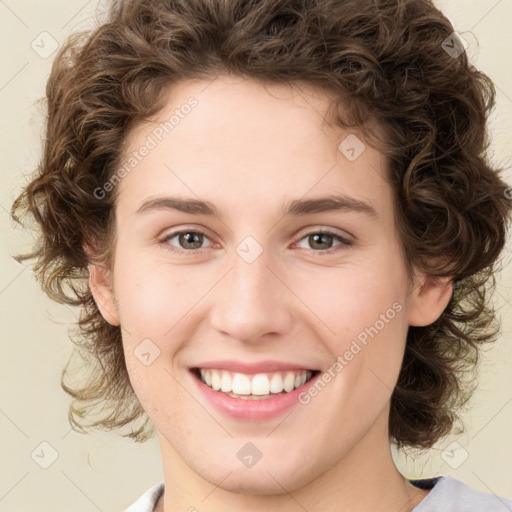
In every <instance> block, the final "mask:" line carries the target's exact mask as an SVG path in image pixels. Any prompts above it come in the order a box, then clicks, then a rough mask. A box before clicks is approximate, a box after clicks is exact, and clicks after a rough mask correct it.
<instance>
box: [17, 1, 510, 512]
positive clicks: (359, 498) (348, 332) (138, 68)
mask: <svg viewBox="0 0 512 512" xmlns="http://www.w3.org/2000/svg"><path fill="white" fill-rule="evenodd" d="M494 95H495V90H494V86H493V84H492V82H491V81H490V79H489V78H488V77H487V76H485V75H484V74H483V73H481V72H479V71H477V70H476V69H475V68H474V67H472V66H471V64H470V63H469V62H468V59H467V56H466V54H465V53H464V51H463V46H462V43H461V41H460V40H459V39H458V38H457V36H456V35H455V34H454V29H453V27H452V26H451V24H450V22H449V21H448V20H447V19H446V17H445V16H443V14H442V13H441V12H440V11H439V10H438V9H436V8H435V7H434V5H433V4H432V3H431V2H430V1H428V0H388V1H374V0H359V1H357V2H355V1H339V0H338V1H326V0H309V1H303V0H280V1H279V2H276V1H274V0H259V1H258V0H254V1H245V0H158V1H157V0H145V1H124V2H115V3H114V5H113V7H112V12H111V15H110V20H109V21H108V22H107V23H105V24H103V25H102V26H100V27H99V28H98V29H96V30H94V31H93V32H92V33H90V34H86V35H80V36H75V37H73V38H71V39H70V40H69V41H68V42H67V44H66V45H64V47H63V48H62V49H61V51H60V52H59V54H58V56H57V58H56V60H55V63H54V66H53V68H52V73H51V76H50V78H49V81H48V86H47V99H48V124H47V139H46V148H45V152H44V155H43V158H42V160H41V165H40V167H39V170H38V173H37V175H36V176H34V178H33V181H32V182H31V183H30V184H29V185H28V186H27V187H26V188H25V189H24V190H23V192H22V194H21V195H20V196H19V198H18V199H17V200H16V202H15V204H14V205H13V215H14V216H16V217H18V218H19V217H20V216H21V214H31V215H33V216H34V217H35V218H36V220H37V221H38V223H39V225H40V228H41V242H42V244H41V246H40V248H39V249H38V250H37V252H34V253H33V254H31V255H24V256H23V255H22V256H20V257H19V259H20V260H22V259H23V258H26V257H27V256H32V257H35V258H37V262H36V266H35V272H36V273H37V275H38V277H39V279H40V281H41V283H42V284H43V286H44V289H45V290H46V291H47V292H48V293H50V294H51V296H52V297H53V298H54V299H55V300H58V301H61V302H66V303H69V304H75V305H80V306H82V307H83V311H84V314H83V316H82V318H81V320H80V324H79V325H80V328H81V331H82V337H81V338H80V339H78V340H76V341H75V343H77V345H78V347H79V348H80V349H81V351H82V352H83V353H84V354H89V356H90V357H89V364H91V362H90V361H95V362H96V364H95V366H92V367H91V378H90V379H89V381H88V382H87V385H85V386H84V387H81V388H79V389H75V388H73V387H70V386H68V385H67V384H65V383H64V379H63V382H62V385H63V387H64V389H65V390H66V391H67V392H68V393H70V394H71V395H72V396H73V397H74V402H73V404H72V407H71V413H72V414H71V418H72V421H73V425H74V426H75V428H76V429H77V430H78V429H79V428H81V425H84V424H85V422H86V421H87V419H88V417H89V412H90V411H91V410H92V408H93V407H94V406H95V405H98V404H104V415H103V416H102V417H101V418H100V419H97V417H96V419H95V421H92V420H91V421H90V422H89V426H90V427H97V428H106V429H116V428H122V427H126V426H128V427H130V428H131V432H130V433H129V434H126V433H125V434H124V435H130V436H131V437H133V438H134V439H135V440H137V441H144V440H146V439H148V438H149V437H150V436H151V434H152V433H154V432H155V430H156V433H157V435H158V439H159V442H160V447H161V454H162V463H163V471H164V482H161V483H157V484H156V485H155V486H154V487H152V488H151V489H148V491H147V492H146V493H145V494H144V495H143V496H141V497H140V498H139V499H138V500H137V501H136V502H135V503H134V504H133V505H132V506H131V507H130V508H129V509H127V510H128V511H129V512H136V511H140V512H142V511H144V512H149V511H165V512H175V511H179V510H180V511H183V510H189V511H192V510H199V511H201V512H218V511H221V510H244V511H246V512H256V511H261V510H272V511H274V510H280V511H284V512H287V511H296V510H300V509H302V510H308V511H322V512H335V511H336V512H338V511H341V510H343V511H350V512H362V511H369V510H379V511H389V512H395V511H396V512H398V511H402V512H404V511H408V512H410V511H415V512H427V511H434V510H435V511H439V510H443V511H455V510H457V511H458V512H462V511H464V512H476V511H479V512H483V511H489V510H493V511H496V512H506V511H511V510H512V501H511V500H509V499H507V498H504V497H502V496H497V495H494V494H490V493H483V492H480V491H477V490H474V489H472V488H470V487H469V486H467V485H466V484H464V483H463V482H461V481H459V480H457V479H456V478H454V477H450V476H443V475H441V476H438V477H432V478H426V479H424V480H415V481H412V480H408V479H407V478H405V477H404V476H403V475H402V474H400V472H399V471H398V470H397V468H396V466H395V464H394V462H393V459H392V456H391V450H390V448H391V445H393V444H394V445H395V446H398V447H405V446H410V447H418V448H425V449H428V448H430V447H432V446H433V445H434V444H435V443H436V442H437V441H439V440H440V439H442V438H443V437H444V436H446V435H447V434H449V433H450V432H451V431H452V430H453V427H454V421H455V419H456V412H457V410H458V409H459V407H460V406H461V405H462V404H463V403H464V402H465V401H466V400H467V399H468V398H469V396H470V393H471V386H469V384H467V381H465V384H464V385H463V384H462V377H463V376H464V375H466V374H467V373H468V372H469V374H471V372H473V371H474V370H475V367H476V361H477V358H478V353H479V350H480V346H481V345H483V344H484V343H489V342H491V341H493V340H494V339H495V338H496V336H497V328H496V323H495V311H494V310H493V309H492V307H491V305H490V304H489V299H488V294H487V293H486V290H488V287H489V282H490V281H492V277H493V273H494V269H495V265H496V262H497V261H498V257H499V255H500V253H501V251H502V248H503V247H504V244H505V240H506V232H507V231H506V229H507V225H508V223H509V221H510V213H511V207H512V201H511V198H510V195H509V194H508V193H507V191H508V189H507V185H506V183H505V182H504V181H503V180H502V178H501V176H500V170H499V169H495V168H493V167H492V166H491V165H490V163H489V161H488V159H487V157H486V153H485V151H486V148H487V145H488V140H487V134H486V121H487V116H488V113H489V111H490V109H491V108H492V106H493V104H494ZM66 286H67V288H66ZM466 376H467V375H466Z"/></svg>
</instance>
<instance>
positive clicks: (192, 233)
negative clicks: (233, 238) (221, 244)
mask: <svg viewBox="0 0 512 512" xmlns="http://www.w3.org/2000/svg"><path fill="white" fill-rule="evenodd" d="M173 239H176V243H177V244H178V247H176V245H174V244H172V243H170V242H171V240H173ZM333 239H337V240H339V242H340V243H339V244H338V245H335V246H333V245H332V241H333ZM204 240H210V239H209V238H208V237H207V236H206V234H205V233H204V232H203V231H199V230H193V229H185V230H181V231H174V232H173V233H170V234H169V235H167V236H166V237H165V238H164V239H163V240H162V241H161V242H160V243H161V244H162V245H163V246H164V247H165V248H166V249H167V250H169V251H171V252H174V253H185V252H193V251H196V252H199V251H200V250H201V249H204V247H202V245H203V242H204ZM302 240H307V243H308V244H310V247H311V248H313V250H314V252H317V253H319V254H321V255H324V254H332V253H334V252H337V251H339V250H344V249H345V248H346V247H348V246H350V245H352V243H353V242H352V241H351V240H348V239H346V238H344V237H342V236H341V235H339V234H337V233H335V232H333V231H329V230H327V229H323V230H318V231H311V232H309V233H307V234H306V235H305V236H303V237H302V238H301V239H300V241H299V243H300V242H302ZM211 246H213V244H210V247H211ZM333 247H334V248H333ZM302 248H304V247H302ZM305 248H306V249H307V247H305Z"/></svg>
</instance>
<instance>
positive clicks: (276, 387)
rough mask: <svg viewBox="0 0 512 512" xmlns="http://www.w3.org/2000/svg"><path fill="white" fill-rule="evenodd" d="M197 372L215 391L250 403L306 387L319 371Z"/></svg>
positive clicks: (201, 369) (204, 370)
mask: <svg viewBox="0 0 512 512" xmlns="http://www.w3.org/2000/svg"><path fill="white" fill-rule="evenodd" d="M193 371H194V373H195V375H196V376H197V377H198V378H199V379H201V381H202V382H203V383H204V384H206V385H207V386H208V387H210V388H211V389H213V390H214V391H221V392H222V393H225V394H227V395H228V396H232V397H235V398H242V399H246V400H247V399H248V400H258V399H265V398H272V396H275V395H279V394H281V393H289V392H291V391H293V390H294V389H297V388H300V387H301V386H303V385H304V384H306V382H308V381H309V380H311V378H312V377H313V376H314V375H315V374H316V373H318V371H317V370H290V371H284V372H268V373H257V374H253V375H250V374H245V373H239V372H230V371H227V370H220V369H211V368H209V369H203V368H194V369H193Z"/></svg>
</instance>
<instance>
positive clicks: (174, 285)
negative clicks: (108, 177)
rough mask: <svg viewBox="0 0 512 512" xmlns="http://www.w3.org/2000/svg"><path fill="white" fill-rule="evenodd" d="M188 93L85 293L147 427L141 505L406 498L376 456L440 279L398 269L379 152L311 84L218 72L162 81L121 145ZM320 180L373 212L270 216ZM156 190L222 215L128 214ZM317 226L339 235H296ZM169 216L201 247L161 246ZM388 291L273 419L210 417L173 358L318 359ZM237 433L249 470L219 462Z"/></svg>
mask: <svg viewBox="0 0 512 512" xmlns="http://www.w3.org/2000/svg"><path fill="white" fill-rule="evenodd" d="M190 96H194V97H195V98H197V100H198V105H197V106H196V107H195V108H194V109H192V111H191V113H190V114H189V115H187V116H184V118H183V119H180V122H179V124H178V125H177V126H176V127H175V128H174V130H173V131H172V132H170V133H169V134H167V135H166V136H165V137H164V138H163V139H162V141H161V142H160V143H159V144H158V145H157V147H155V148H154V149H152V150H151V151H150V152H149V154H148V155H147V156H146V157H145V158H144V159H143V160H142V161H141V162H140V163H138V165H137V166H136V167H135V168H134V169H133V170H132V171H131V172H130V173H128V174H127V175H126V176H125V177H124V178H123V179H122V180H121V182H120V183H119V185H118V187H119V191H118V192H119V196H118V202H117V206H116V215H117V218H116V222H117V224H116V226H117V235H118V236H117V243H116V248H115V251H116V252H115V254H116V257H115V262H114V266H113V271H112V272H109V271H107V270H105V269H103V268H101V267H99V266H96V265H92V264H91V265H90V281H89V284H90V286H91V290H92V291H93V294H94V297H95V299H96V302H97V304H98V307H99V308H100V311H101V313H102V315H103V317H104V318H105V320H106V321H108V322H109V323H111V324H112V325H121V327H122V336H123V347H124V351H125V357H126V364H127V368H128V373H129V376H130V380H131V383H132V385H133V388H134V390H135V392H136V394H137V396H138V398H139V400H140V402H141V404H142V405H143V407H144V409H145V410H146V411H147V413H148V415H149V417H150V418H151V420H152V422H153V424H154V425H155V427H156V429H157V432H158V439H159V442H160V448H161V454H162V462H163V472H164V481H165V493H164V497H163V499H161V500H160V502H159V503H158V510H160V511H162V510H165V512H175V511H184V510H188V509H189V508H190V507H195V508H196V509H197V510H200V511H201V512H220V511H224V510H244V511H247V512H256V511H261V510H266V511H269V512H270V511H277V510H279V511H282V512H292V511H294V512H295V511H297V510H300V509H301V507H302V508H303V509H305V510H310V511H319V510H322V511H323V512H331V511H332V512H334V511H336V512H339V511H340V510H346V511H351V512H358V511H368V510H380V511H389V512H398V511H400V512H404V511H411V510H413V508H414V507H415V506H417V504H418V503H419V502H420V501H421V500H422V499H424V498H425V496H426V495H427V494H428V491H422V490H419V489H417V488H415V487H413V486H412V485H411V484H410V483H408V482H407V480H406V479H405V478H404V477H403V476H402V475H401V474H400V473H399V472H398V470H397V469H396V467H395V465H394V463H393V460H392V456H391V449H390V442H389V434H388V418H389V400H390V396H391V393H392V390H393V387H394V385H395V383H396V381H397V379H398V375H399V370H400V366H401V363H402V358H403V353H404V347H405V341H406V334H407V330H408V326H409V325H417V326H419V325H428V324H430V323H432V322H434V321H435V320H436V319H437V318H438V317H439V315H440V314H441V313H442V311H443V310H444V308H445V307H446V305H447V304H448V301H449V299H450V297H451V292H452V288H451V286H450V285H448V284H447V282H446V281H447V280H443V281H440V280H437V281H436V280H433V279H431V278H428V277H427V276H425V275H423V274H421V273H419V272H415V275H414V279H412V280H409V279H408V275H407V272H406V267H405V264H404V261H403V258H402V252H401V248H400V242H399V240H398V238H397V234H396V231H395V226H394V217H393V208H392V205H393V194H392V190H391V188H390V186H389V184H388V183H387V182H386V181H385V179H384V178H383V176H385V171H386V160H385V159H384V156H383V155H382V154H381V153H380V152H378V151H376V150H375V149H372V148H371V147H370V146H369V145H368V144H367V143H366V139H365V137H364V133H363V132H361V131H355V130H352V131H351V132H348V131H344V130H342V129H340V128H338V127H334V126H332V125H330V124H328V123H327V121H326V119H325V118H324V114H325V109H326V108H327V106H328V104H329V101H328V98H327V96H325V95H324V94H323V93H322V92H321V91H319V90H316V89H314V88H308V87H305V86H301V87H299V86H298V85H293V86H288V85H270V84H266V85H263V84H262V83H259V82H256V81H254V80H248V79H243V78H240V77H233V76H226V75H222V76H220V77H218V78H217V79H216V80H214V81H211V82H207V81H199V80H194V81H186V82H182V83H180V84H179V85H174V86H173V87H172V89H170V90H169V95H168V98H167V103H166V106H165V107H164V108H163V109H162V110H161V111H160V112H159V113H158V115H156V116H155V117H154V119H152V120H151V122H145V123H143V124H140V125H138V126H137V127H136V128H134V129H133V130H132V131H131V132H130V133H129V136H128V138H127V141H126V145H125V149H124V150H125V153H126V155H129V154H130V152H131V151H133V150H135V149H137V148H140V147H141V146H142V145H143V144H144V143H145V141H146V140H147V137H148V136H149V135H151V134H152V132H153V130H154V129H155V127H157V126H158V123H160V122H161V121H165V120H168V119H169V118H170V116H171V115H172V113H173V111H174V110H175V109H176V108H180V106H181V105H183V104H184V103H186V101H187V99H188V98H189V97H190ZM350 133H354V134H356V135H357V137H358V138H359V139H360V140H361V141H363V142H364V143H365V145H366V149H365V151H364V152H363V153H362V154H361V155H360V156H359V157H358V158H357V159H356V160H355V161H349V160H348V159H347V158H345V156H344V155H343V154H342V153H341V152H340V151H339V150H338V145H339V144H340V142H341V141H343V140H344V139H345V138H346V137H347V135H349V134H350ZM333 193H343V194H347V195H349V196H351V197H354V198H357V199H360V200H363V201H365V202H367V203H370V204H371V205H372V206H373V207H374V209H375V210H376V212H377V214H378V217H377V218H372V217H370V216H369V215H366V214H365V213H362V212H360V211H348V210H346V211H338V212H323V213H315V214H310V215H307V216H305V217H297V216H295V217H293V216H290V217H283V216H282V214H281V208H282V207H283V204H284V203H285V202H287V201H289V200H292V199H300V198H303V197H305V198H308V199H312V198H317V197H322V196H326V195H329V194H333ZM157 195H179V196H180V197H187V198H193V199H198V198H199V199H202V200H207V201H210V202H211V203H213V204H214V205H216V206H217V208H219V209H220V210H221V212H222V213H223V218H222V219H219V218H218V217H215V216H214V217H209V216H206V215H193V214H190V213H183V212H178V211H173V210H158V211H151V212H146V213H144V214H142V215H141V214H139V215H138V214H136V213H135V212H136V210H137V209H138V208H139V206H140V205H141V204H142V203H143V202H144V201H145V200H146V199H148V198H151V197H154V196H157ZM323 228H330V229H331V230H334V231H335V232H336V233H337V234H339V235H340V236H342V237H344V238H348V239H349V240H351V241H352V242H353V243H352V244H351V245H345V244H343V243H342V242H341V241H340V240H339V239H337V238H336V237H332V238H329V236H327V238H326V239H325V241H324V242H323V245H321V246H320V248H319V246H318V245H315V243H314V240H312V239H311V237H309V236H307V235H310V234H314V233H318V231H319V230H320V229H323ZM179 229H184V230H187V229H189V230H197V229H199V230H201V231H203V232H205V237H204V238H203V239H202V240H203V242H202V246H201V247H202V249H201V250H200V251H199V250H197V249H193V248H190V247H191V245H192V244H190V243H189V244H188V245H187V243H186V240H185V242H183V240H182V243H181V245H180V240H179V237H174V238H172V239H169V240H167V241H162V240H163V239H164V238H165V236H168V235H170V234H171V232H172V231H176V230H179ZM247 236H252V237H253V238H254V239H255V240H256V241H257V243H258V244H259V245H260V246H261V247H262V248H263V252H262V254H261V255H260V256H259V257H258V258H256V259H255V261H253V262H252V263H247V262H246V261H245V260H244V259H243V258H241V257H240V256H239V255H238V254H237V252H236V248H237V247H238V245H239V244H240V243H241V242H242V241H243V240H244V238H245V237H247ZM169 246H171V247H174V248H175V249H177V250H180V249H181V251H182V252H181V253H180V254H177V253H173V252H171V251H169V250H167V249H166V247H167V248H168V247H169ZM192 247H194V246H192ZM331 248H332V249H333V250H334V252H333V253H332V254H330V255H321V252H322V250H323V251H324V252H325V251H326V250H329V249H331ZM396 302H398V303H399V304H400V305H401V306H402V309H401V311H400V312H399V313H397V314H396V316H395V317H394V318H393V319H392V320H390V321H389V322H387V323H385V326H384V328H382V329H381V330H380V331H379V332H378V334H377V335H376V336H375V337H374V338H373V339H370V341H369V342H368V344H367V345H366V346H365V347H364V348H363V349H362V350H361V351H360V352H359V353H358V354H357V355H356V356H354V358H353V359H352V360H351V361H350V362H349V363H348V364H347V365H346V366H345V367H344V368H343V370H342V371H341V372H339V373H338V374H337V375H336V377H335V378H334V379H332V380H331V382H330V383H328V385H327V386H326V387H325V389H323V390H322V391H321V392H320V393H319V394H318V395H317V396H316V397H315V398H313V399H312V400H311V401H310V403H309V404H307V405H301V404H298V405H296V406H294V407H293V409H292V412H291V414H290V413H289V411H288V413H285V414H284V415H282V416H280V417H278V418H277V419H272V420H266V421H259V422H256V421H253V422H249V421H240V420H234V419H231V418H228V417H226V416H224V415H222V414H221V413H219V412H217V411H215V410H214V409H212V408H211V406H210V405H209V404H208V402H206V401H205V399H204V398H203V397H202V395H201V394H200V393H199V391H198V389H197V387H196V386H195V383H194V382H193V380H192V379H193V377H192V376H191V375H190V373H189V371H188V368H189V367H191V366H197V365H198V363H200V362H201V361H206V360H211V359H225V358H226V359H239V360H243V361H249V362H254V361H261V360H263V359H277V360H281V361H289V362H294V363H299V364H305V365H307V366H308V367H310V368H317V369H321V370H322V371H327V369H328V368H329V367H330V366H331V365H332V364H333V363H334V361H336V358H337V356H338V355H341V354H344V353H345V351H346V350H348V349H349V347H350V344H351V342H352V341H353V340H354V339H355V338H356V337H357V335H358V334H359V333H360V332H362V331H363V330H364V329H365V327H369V326H373V325H374V324H375V322H376V321H377V320H378V319H379V318H380V315H381V314H384V313H385V312H386V311H387V310H388V309H389V308H391V307H392V305H393V303H396ZM334 305H336V307H333V306H334ZM146 338H149V339H150V340H152V342H153V343H154V344H155V345H156V346H158V348H159V350H160V355H159V356H158V357H157V358H156V359H155V360H154V362H153V363H152V364H150V365H149V366H146V365H144V364H142V363H141V362H140V361H139V359H138V358H137V357H135V355H134V353H133V351H134V349H136V347H137V346H138V345H139V344H140V343H141V341H142V340H144V339H146ZM249 441H250V442H252V443H253V444H254V445H256V446H257V448H258V449H259V450H260V452H261V453H262V458H261V459H260V460H259V461H258V462H257V463H256V464H255V465H254V466H252V467H251V468H247V467H246V466H245V465H244V464H242V463H241V462H240V461H239V460H238V458H237V457H236V454H237V452H238V451H239V450H240V449H241V448H242V447H243V446H244V445H245V444H246V443H247V442H249ZM190 510H193V509H190Z"/></svg>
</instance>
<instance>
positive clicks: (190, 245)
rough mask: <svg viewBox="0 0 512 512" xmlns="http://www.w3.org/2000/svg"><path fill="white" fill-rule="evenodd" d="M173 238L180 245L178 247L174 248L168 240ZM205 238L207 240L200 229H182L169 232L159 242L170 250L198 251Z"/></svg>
mask: <svg viewBox="0 0 512 512" xmlns="http://www.w3.org/2000/svg"><path fill="white" fill-rule="evenodd" d="M174 238H176V239H177V243H178V244H179V246H180V247H179V248H176V247H175V246H173V245H172V244H171V243H170V241H171V240H173V239H174ZM205 239H206V240H209V238H208V237H207V236H206V234H205V233H203V232H202V231H197V230H192V229H185V230H182V231H175V232H174V233H170V234H169V235H167V236H166V237H165V238H164V239H163V240H162V241H161V243H162V244H163V245H164V247H165V248H166V249H168V250H169V251H171V252H176V253H183V252H191V251H198V250H199V249H202V247H201V245H202V243H203V241H204V240H205Z"/></svg>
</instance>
